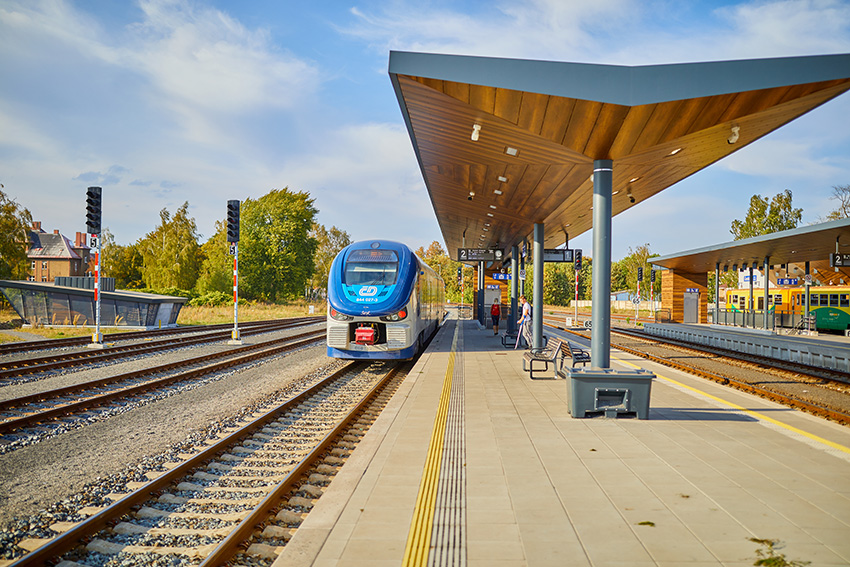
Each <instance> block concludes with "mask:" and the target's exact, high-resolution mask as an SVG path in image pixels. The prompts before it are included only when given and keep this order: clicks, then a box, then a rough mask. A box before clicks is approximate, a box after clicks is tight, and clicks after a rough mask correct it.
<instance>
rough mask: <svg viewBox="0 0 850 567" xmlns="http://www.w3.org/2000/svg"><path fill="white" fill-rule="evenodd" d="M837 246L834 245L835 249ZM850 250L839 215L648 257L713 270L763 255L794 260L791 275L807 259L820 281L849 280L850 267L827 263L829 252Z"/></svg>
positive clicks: (849, 229)
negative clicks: (711, 244)
mask: <svg viewBox="0 0 850 567" xmlns="http://www.w3.org/2000/svg"><path fill="white" fill-rule="evenodd" d="M836 247H837V249H836ZM836 252H840V253H842V254H850V219H841V220H836V221H831V222H826V223H821V224H813V225H809V226H804V227H801V228H795V229H791V230H783V231H781V232H774V233H772V234H766V235H763V236H755V237H753V238H746V239H743V240H734V241H732V242H726V243H723V244H717V245H714V246H706V247H704V248H697V249H694V250H688V251H685V252H679V253H676V254H670V255H668V256H660V257H657V258H650V259H649V261H650V262H651V263H652V264H653V265H655V266H660V267H662V268H666V269H669V270H675V271H678V272H687V273H693V274H696V273H705V272H713V271H714V269H715V265H717V264H719V265H720V270H721V271H724V268H726V269H728V270H732V269H733V268H734V267H736V266H737V268H738V269H741V268H742V267H744V266H745V265H746V266H752V265H753V264H755V267H757V268H761V267H762V265H763V263H764V259H765V258H770V264H771V265H781V264H786V265H788V264H794V265H795V267H796V270H795V269H786V270H785V271H786V272H787V273H788V274H789V275H792V276H797V275H801V274H802V273H803V271H802V269H801V266H802V265H804V264H805V262H810V263H811V264H810V267H811V268H812V269H813V270H817V276H818V279H819V280H820V281H821V282H822V283H827V284H828V283H832V284H839V283H842V282H841V280H844V281H843V283H844V284H850V270H848V269H847V268H839V269H838V270H837V271H836V270H835V268H833V267H830V265H829V256H830V254H833V253H836Z"/></svg>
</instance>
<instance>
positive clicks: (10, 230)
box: [0, 191, 32, 280]
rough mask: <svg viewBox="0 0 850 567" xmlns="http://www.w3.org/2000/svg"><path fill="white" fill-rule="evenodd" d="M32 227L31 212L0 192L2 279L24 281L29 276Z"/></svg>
mask: <svg viewBox="0 0 850 567" xmlns="http://www.w3.org/2000/svg"><path fill="white" fill-rule="evenodd" d="M31 226H32V215H31V214H30V212H29V211H28V210H27V209H25V208H22V207H21V206H20V205H18V203H16V202H15V201H14V200H12V199H10V198H9V197H7V196H6V194H5V193H3V191H0V279H12V280H23V279H26V277H27V275H28V274H29V262H28V261H27V248H28V247H29V230H30V227H31Z"/></svg>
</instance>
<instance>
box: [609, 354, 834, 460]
mask: <svg viewBox="0 0 850 567" xmlns="http://www.w3.org/2000/svg"><path fill="white" fill-rule="evenodd" d="M615 359H616V360H617V361H618V362H620V363H622V364H625V365H626V366H631V367H632V368H641V367H640V366H638V365H636V364H632V363H631V362H628V361H626V360H623V359H622V358H616V357H615ZM655 375H656V376H657V377H658V378H661V379H662V380H665V381H666V382H670V383H671V384H675V385H677V386H679V387H681V388H685V389H686V390H690V391H691V392H696V393H697V394H700V395H702V396H705V397H706V398H709V399H712V400H714V401H717V402H720V403H721V404H725V405H727V406H729V407H731V408H734V409H736V410H738V411H742V412H744V413H746V414H748V415H750V416H752V417H755V418H756V419H760V420H763V421H767V422H769V423H772V424H774V425H778V426H779V427H781V428H783V429H787V430H788V431H793V432H794V433H797V434H799V435H802V436H803V437H807V438H808V439H811V440H812V441H815V442H817V443H821V444H823V445H826V446H827V447H832V448H833V449H838V450H839V451H843V452H845V453H850V447H847V446H845V445H841V444H839V443H835V442H833V441H830V440H829V439H824V438H823V437H818V436H817V435H814V434H813V433H809V432H808V431H803V430H802V429H798V428H796V427H794V426H793V425H788V424H787V423H782V422H781V421H777V420H776V419H773V418H772V417H769V416H766V415H764V414H762V413H759V412H757V411H753V410H751V409H747V408H745V407H743V406H739V405H738V404H734V403H732V402H729V401H726V400H724V399H723V398H718V397H717V396H713V395H711V394H709V393H708V392H703V391H702V390H698V389H697V388H694V387H692V386H688V385H687V384H683V383H681V382H679V381H677V380H673V379H672V378H668V377H666V376H662V375H660V374H658V373H656V374H655Z"/></svg>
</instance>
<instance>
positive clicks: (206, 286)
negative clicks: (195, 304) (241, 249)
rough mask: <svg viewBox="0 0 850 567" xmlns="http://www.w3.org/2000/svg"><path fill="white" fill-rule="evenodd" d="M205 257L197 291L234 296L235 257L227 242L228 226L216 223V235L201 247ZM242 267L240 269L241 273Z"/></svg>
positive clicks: (221, 222) (221, 221)
mask: <svg viewBox="0 0 850 567" xmlns="http://www.w3.org/2000/svg"><path fill="white" fill-rule="evenodd" d="M201 254H202V255H203V257H204V260H203V262H202V263H201V271H200V274H199V275H198V283H197V285H196V289H197V290H198V292H199V293H202V294H204V293H209V292H215V291H217V292H221V293H225V294H228V292H229V296H230V297H231V301H232V296H233V256H232V255H231V254H230V245H229V244H228V242H227V226H226V224H225V223H224V221H223V220H218V221H215V234H213V235H212V236H211V237H210V239H209V240H207V241H206V242H204V244H203V245H202V246H201ZM241 271H242V267H240V272H241Z"/></svg>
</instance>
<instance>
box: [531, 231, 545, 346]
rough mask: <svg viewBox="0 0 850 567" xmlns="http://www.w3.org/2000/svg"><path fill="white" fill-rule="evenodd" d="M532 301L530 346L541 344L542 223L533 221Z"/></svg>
mask: <svg viewBox="0 0 850 567" xmlns="http://www.w3.org/2000/svg"><path fill="white" fill-rule="evenodd" d="M533 252H534V256H533V258H534V290H533V294H534V301H533V303H532V304H531V323H532V324H531V332H532V333H534V334H533V335H532V342H533V344H532V346H533V347H534V348H540V347H542V346H543V223H540V222H537V223H534V250H533Z"/></svg>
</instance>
